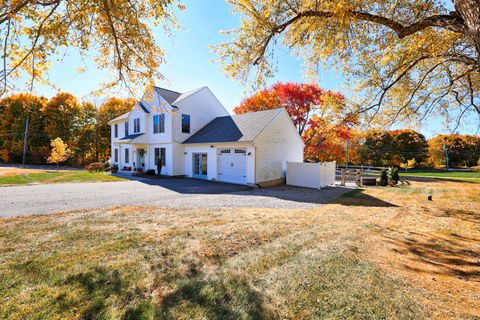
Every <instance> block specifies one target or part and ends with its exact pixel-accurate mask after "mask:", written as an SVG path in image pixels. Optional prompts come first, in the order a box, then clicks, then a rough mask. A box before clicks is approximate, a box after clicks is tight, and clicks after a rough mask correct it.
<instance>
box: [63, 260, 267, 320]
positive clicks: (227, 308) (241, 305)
mask: <svg viewBox="0 0 480 320" xmlns="http://www.w3.org/2000/svg"><path fill="white" fill-rule="evenodd" d="M65 284H67V285H74V286H78V287H80V288H81V289H83V293H84V295H83V296H82V297H76V299H73V300H72V299H70V300H69V299H68V297H67V296H59V297H58V301H57V306H58V308H59V312H65V311H67V310H69V309H71V308H73V307H75V303H78V302H79V301H82V302H88V307H87V308H85V310H84V311H83V312H82V316H81V317H82V319H108V318H110V317H111V312H112V307H113V305H118V304H120V305H123V306H124V311H123V312H122V316H121V319H123V320H130V319H132V320H133V319H154V318H160V319H177V318H178V317H180V318H184V319H193V318H195V319H198V318H207V319H271V318H272V317H271V316H270V315H269V314H268V312H267V311H266V310H265V309H264V308H263V298H262V296H261V295H260V294H259V293H258V292H257V291H256V290H254V289H253V288H252V287H251V286H250V285H249V283H248V282H247V281H246V280H245V279H242V278H238V277H233V276H227V277H225V278H215V279H205V276H204V275H203V274H202V273H200V272H198V271H197V272H194V273H192V274H190V275H188V276H185V277H184V278H180V279H177V281H175V282H174V283H172V285H173V286H174V287H175V289H174V291H172V292H170V293H168V294H167V295H165V296H163V297H162V298H161V302H160V303H158V304H157V303H154V302H153V300H152V296H151V294H146V293H145V292H144V291H143V290H140V289H139V288H138V287H136V286H131V285H132V284H134V283H133V282H129V281H127V280H125V279H124V277H123V276H122V275H121V274H120V272H119V271H117V270H108V269H106V268H100V267H98V268H95V269H94V270H91V271H88V272H82V273H79V274H76V275H73V276H70V277H68V278H67V279H66V281H65ZM79 298H80V300H79ZM75 301H76V302H75ZM112 303H113V305H112Z"/></svg>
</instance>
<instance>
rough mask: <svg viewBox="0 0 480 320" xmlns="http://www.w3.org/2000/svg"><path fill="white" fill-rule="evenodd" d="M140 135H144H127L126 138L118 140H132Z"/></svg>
mask: <svg viewBox="0 0 480 320" xmlns="http://www.w3.org/2000/svg"><path fill="white" fill-rule="evenodd" d="M142 134H144V133H134V134H129V135H128V136H125V137H123V138H121V139H120V140H133V139H135V138H138V137H140V136H141V135H142Z"/></svg>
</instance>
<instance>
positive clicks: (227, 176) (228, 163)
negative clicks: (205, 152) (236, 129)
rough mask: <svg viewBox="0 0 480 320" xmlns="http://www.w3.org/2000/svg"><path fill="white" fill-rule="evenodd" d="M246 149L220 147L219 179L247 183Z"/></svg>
mask: <svg viewBox="0 0 480 320" xmlns="http://www.w3.org/2000/svg"><path fill="white" fill-rule="evenodd" d="M246 156H247V152H246V149H218V180H219V181H222V182H230V183H238V184H246V183H247V157H246Z"/></svg>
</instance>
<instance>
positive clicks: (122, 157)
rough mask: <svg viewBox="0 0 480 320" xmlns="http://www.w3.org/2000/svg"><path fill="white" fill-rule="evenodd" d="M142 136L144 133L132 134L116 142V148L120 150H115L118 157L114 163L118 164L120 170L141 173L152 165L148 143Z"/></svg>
mask: <svg viewBox="0 0 480 320" xmlns="http://www.w3.org/2000/svg"><path fill="white" fill-rule="evenodd" d="M142 136H144V134H132V135H128V136H126V137H124V138H122V139H120V140H119V141H117V142H116V143H114V148H116V149H117V150H118V151H114V155H115V156H118V158H117V159H116V160H117V161H114V162H113V164H114V165H117V166H118V171H119V172H121V173H131V174H133V173H137V172H138V173H141V172H145V171H146V170H148V169H149V168H151V167H152V165H151V164H150V163H149V159H148V156H147V153H148V144H147V143H146V141H142V140H143V139H142V138H143V137H142ZM114 160H115V157H114Z"/></svg>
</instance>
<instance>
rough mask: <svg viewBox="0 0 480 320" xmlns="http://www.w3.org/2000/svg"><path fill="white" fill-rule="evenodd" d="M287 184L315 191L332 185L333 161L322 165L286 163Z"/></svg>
mask: <svg viewBox="0 0 480 320" xmlns="http://www.w3.org/2000/svg"><path fill="white" fill-rule="evenodd" d="M287 184H288V185H291V186H297V187H306V188H316V189H320V188H324V187H326V186H329V185H334V184H335V161H332V162H323V163H305V162H288V161H287Z"/></svg>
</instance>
